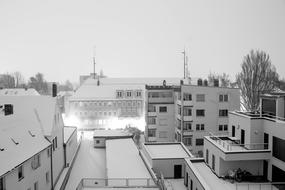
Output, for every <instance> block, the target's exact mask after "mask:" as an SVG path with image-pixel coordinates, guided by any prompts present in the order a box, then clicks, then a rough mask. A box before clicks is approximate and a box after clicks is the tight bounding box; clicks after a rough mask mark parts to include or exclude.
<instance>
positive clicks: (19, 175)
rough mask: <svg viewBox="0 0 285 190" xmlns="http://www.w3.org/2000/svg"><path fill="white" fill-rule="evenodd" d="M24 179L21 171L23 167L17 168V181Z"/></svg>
mask: <svg viewBox="0 0 285 190" xmlns="http://www.w3.org/2000/svg"><path fill="white" fill-rule="evenodd" d="M23 178H24V171H23V166H20V167H19V168H18V180H19V181H20V180H21V179H23Z"/></svg>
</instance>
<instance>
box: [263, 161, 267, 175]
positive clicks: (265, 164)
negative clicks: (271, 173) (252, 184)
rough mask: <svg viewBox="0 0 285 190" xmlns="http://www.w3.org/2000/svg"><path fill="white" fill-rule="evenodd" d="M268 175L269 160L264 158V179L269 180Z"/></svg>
mask: <svg viewBox="0 0 285 190" xmlns="http://www.w3.org/2000/svg"><path fill="white" fill-rule="evenodd" d="M267 175H268V162H267V161H266V160H263V179H264V180H267Z"/></svg>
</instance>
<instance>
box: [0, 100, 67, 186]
mask: <svg viewBox="0 0 285 190" xmlns="http://www.w3.org/2000/svg"><path fill="white" fill-rule="evenodd" d="M0 105H1V108H2V109H3V110H4V111H3V113H4V114H2V115H1V116H0V117H1V119H0V133H1V138H0V141H1V143H0V144H1V146H3V147H1V152H0V155H1V156H0V168H1V173H0V176H1V180H0V185H1V186H0V187H1V188H0V189H7V190H9V189H11V190H12V189H29V188H30V189H51V187H54V186H55V184H56V183H57V181H58V179H59V177H60V175H61V173H62V171H63V169H64V167H65V164H64V162H65V161H64V147H63V144H64V143H63V136H64V134H63V133H64V132H63V126H64V124H63V120H62V117H61V113H60V109H59V107H58V105H57V99H56V98H55V97H49V96H39V95H36V96H34V95H23V96H22V95H18V96H15V95H13V96H1V99H0ZM9 118H10V120H7V119H9ZM4 121H5V123H4ZM2 135H3V138H2ZM2 141H3V142H2ZM2 155H3V156H2ZM2 159H4V160H2ZM2 169H3V170H2Z"/></svg>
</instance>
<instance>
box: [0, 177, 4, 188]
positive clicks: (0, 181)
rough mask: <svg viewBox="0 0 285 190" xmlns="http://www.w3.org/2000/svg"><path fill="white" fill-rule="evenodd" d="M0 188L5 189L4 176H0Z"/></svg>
mask: <svg viewBox="0 0 285 190" xmlns="http://www.w3.org/2000/svg"><path fill="white" fill-rule="evenodd" d="M0 190H5V184H4V177H1V178H0Z"/></svg>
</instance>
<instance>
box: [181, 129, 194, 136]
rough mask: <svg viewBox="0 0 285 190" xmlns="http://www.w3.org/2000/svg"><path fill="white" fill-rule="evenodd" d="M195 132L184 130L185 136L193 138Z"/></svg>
mask: <svg viewBox="0 0 285 190" xmlns="http://www.w3.org/2000/svg"><path fill="white" fill-rule="evenodd" d="M192 135H193V130H183V136H192Z"/></svg>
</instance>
